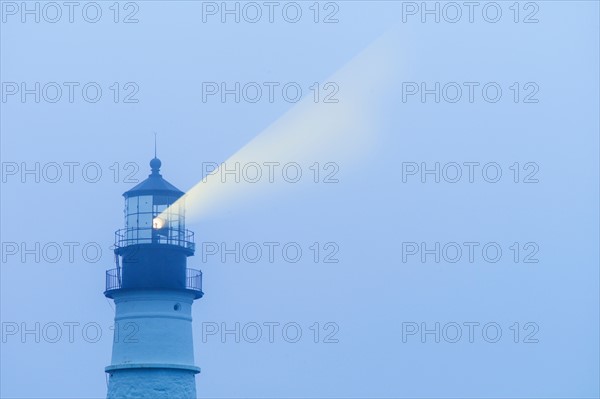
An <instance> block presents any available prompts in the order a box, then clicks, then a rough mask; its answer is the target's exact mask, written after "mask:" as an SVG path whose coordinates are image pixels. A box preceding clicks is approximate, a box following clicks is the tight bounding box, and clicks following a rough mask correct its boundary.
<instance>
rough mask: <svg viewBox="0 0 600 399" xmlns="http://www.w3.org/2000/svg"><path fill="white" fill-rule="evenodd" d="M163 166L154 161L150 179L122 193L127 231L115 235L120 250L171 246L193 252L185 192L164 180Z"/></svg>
mask: <svg viewBox="0 0 600 399" xmlns="http://www.w3.org/2000/svg"><path fill="white" fill-rule="evenodd" d="M160 167H161V161H160V160H159V159H158V158H154V159H152V160H151V161H150V168H151V170H152V173H151V174H150V175H149V176H148V178H147V179H146V180H144V181H143V182H141V183H140V184H138V185H137V186H135V187H133V188H132V189H131V190H129V191H127V192H125V193H124V194H123V196H124V197H125V210H124V214H125V228H124V229H121V230H118V231H117V232H116V237H115V247H116V248H117V249H119V248H126V247H129V246H131V245H139V244H168V245H176V246H179V247H183V248H185V249H187V250H188V251H191V252H193V251H194V243H193V233H191V232H190V231H188V230H186V228H185V205H184V202H183V199H182V198H181V197H182V196H183V194H184V193H183V192H182V191H180V190H179V189H178V188H177V187H175V186H173V185H172V184H171V183H169V182H168V181H166V180H165V179H164V178H163V177H162V175H161V174H160ZM190 255H191V254H190Z"/></svg>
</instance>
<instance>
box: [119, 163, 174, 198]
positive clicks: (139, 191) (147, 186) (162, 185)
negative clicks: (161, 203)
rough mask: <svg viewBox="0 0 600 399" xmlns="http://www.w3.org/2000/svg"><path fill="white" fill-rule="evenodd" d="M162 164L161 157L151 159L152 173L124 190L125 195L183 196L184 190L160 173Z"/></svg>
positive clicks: (127, 196) (126, 196)
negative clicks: (129, 188)
mask: <svg viewBox="0 0 600 399" xmlns="http://www.w3.org/2000/svg"><path fill="white" fill-rule="evenodd" d="M161 165H162V163H161V162H160V159H158V158H154V159H152V160H151V161H150V168H151V170H152V173H150V175H148V178H147V179H146V180H144V181H143V182H141V183H140V184H138V185H137V186H135V187H133V188H132V189H131V190H129V191H126V192H124V193H123V196H124V197H125V198H129V197H136V196H139V195H169V196H175V197H181V196H182V195H183V194H184V192H183V191H181V190H180V189H178V188H177V187H175V186H174V185H172V184H171V183H169V182H168V181H166V180H165V179H163V177H162V175H161V174H160V173H159V171H160V166H161Z"/></svg>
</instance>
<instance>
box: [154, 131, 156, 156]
mask: <svg viewBox="0 0 600 399" xmlns="http://www.w3.org/2000/svg"><path fill="white" fill-rule="evenodd" d="M154 158H156V132H154Z"/></svg>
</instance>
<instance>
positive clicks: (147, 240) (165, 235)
mask: <svg viewBox="0 0 600 399" xmlns="http://www.w3.org/2000/svg"><path fill="white" fill-rule="evenodd" d="M135 244H170V245H177V246H179V247H183V248H186V249H189V250H192V251H194V250H195V249H196V244H194V232H193V231H190V230H188V229H171V228H164V229H153V228H151V227H141V228H133V229H120V230H117V231H116V232H115V247H117V248H124V247H127V246H129V245H135Z"/></svg>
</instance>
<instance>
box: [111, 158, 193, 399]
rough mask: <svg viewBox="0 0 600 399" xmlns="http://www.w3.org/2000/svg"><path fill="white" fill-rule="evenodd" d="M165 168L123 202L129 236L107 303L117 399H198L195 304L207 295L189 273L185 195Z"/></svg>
mask: <svg viewBox="0 0 600 399" xmlns="http://www.w3.org/2000/svg"><path fill="white" fill-rule="evenodd" d="M160 167H161V161H160V160H159V159H158V158H156V156H155V157H154V159H152V160H151V161H150V168H151V173H150V175H149V176H148V178H147V179H146V180H144V181H143V182H141V183H139V184H138V185H137V186H135V187H133V188H132V189H131V190H129V191H127V192H125V193H124V194H123V196H124V197H125V211H124V215H125V228H124V229H120V230H117V231H116V233H115V248H114V253H115V263H116V267H115V268H113V269H111V270H108V271H107V272H106V290H105V292H104V295H105V296H106V297H108V298H111V299H112V300H113V301H114V303H115V323H114V339H113V350H112V360H111V364H110V365H109V366H108V367H106V368H105V371H106V373H107V374H108V393H107V397H108V398H111V399H112V398H152V399H158V398H196V384H195V376H196V374H197V373H199V372H200V368H198V367H197V366H196V365H195V364H194V348H193V334H192V304H193V303H194V300H196V299H199V298H201V297H202V295H203V293H202V272H201V271H200V270H194V269H189V268H188V267H187V258H188V257H189V256H193V255H194V249H195V247H194V234H193V233H192V232H191V231H189V230H187V229H186V228H185V206H184V203H183V201H182V200H180V198H181V197H182V196H183V194H184V193H183V192H182V191H180V190H179V189H177V188H176V187H175V186H173V185H172V184H170V183H169V182H168V181H166V180H165V179H164V178H163V177H162V175H161V174H160ZM178 200H179V201H178Z"/></svg>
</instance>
